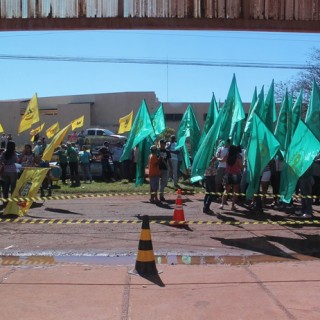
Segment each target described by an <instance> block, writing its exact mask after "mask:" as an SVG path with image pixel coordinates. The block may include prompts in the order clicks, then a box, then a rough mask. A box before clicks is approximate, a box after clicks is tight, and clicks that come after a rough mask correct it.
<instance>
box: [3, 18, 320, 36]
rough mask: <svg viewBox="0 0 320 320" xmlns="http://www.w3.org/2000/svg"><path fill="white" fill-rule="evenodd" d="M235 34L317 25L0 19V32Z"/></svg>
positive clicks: (318, 26)
mask: <svg viewBox="0 0 320 320" xmlns="http://www.w3.org/2000/svg"><path fill="white" fill-rule="evenodd" d="M102 29H105V30H116V29H120V30H134V29H137V30H141V29H149V30H239V31H273V32H275V31H279V32H314V33H318V32H320V23H319V21H295V20H277V21H275V20H262V19H208V18H198V19H194V18H192V19H188V18H183V19H181V18H161V19H159V18H91V19H88V18H76V19H74V18H28V19H17V18H16V19H0V31H22V30H26V31H30V30H102Z"/></svg>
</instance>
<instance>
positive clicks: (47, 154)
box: [42, 123, 71, 161]
mask: <svg viewBox="0 0 320 320" xmlns="http://www.w3.org/2000/svg"><path fill="white" fill-rule="evenodd" d="M70 127H71V123H70V124H68V125H67V126H66V127H64V128H63V129H62V130H60V131H59V132H58V133H57V134H56V135H55V136H54V137H53V139H52V140H51V142H50V143H49V144H48V145H47V147H46V148H45V149H44V152H43V156H42V160H43V161H51V158H52V155H53V152H54V150H55V149H56V148H57V147H58V146H60V144H61V142H62V141H63V139H64V137H65V135H66V134H67V132H68V131H69V130H70Z"/></svg>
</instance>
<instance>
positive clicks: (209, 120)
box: [199, 94, 219, 146]
mask: <svg viewBox="0 0 320 320" xmlns="http://www.w3.org/2000/svg"><path fill="white" fill-rule="evenodd" d="M218 114H219V111H218V104H217V101H216V98H215V96H214V94H212V99H211V103H210V106H209V109H208V113H207V117H206V121H205V123H204V126H203V130H202V134H201V138H200V141H199V146H200V145H201V143H202V141H203V139H204V138H205V136H206V135H207V133H208V132H209V130H210V128H211V127H212V125H213V123H214V122H215V121H216V119H217V117H218Z"/></svg>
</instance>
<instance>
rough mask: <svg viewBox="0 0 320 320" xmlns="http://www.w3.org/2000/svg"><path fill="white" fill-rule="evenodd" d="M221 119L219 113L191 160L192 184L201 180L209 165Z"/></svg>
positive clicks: (221, 115) (221, 114)
mask: <svg viewBox="0 0 320 320" xmlns="http://www.w3.org/2000/svg"><path fill="white" fill-rule="evenodd" d="M222 117H223V113H222V112H220V113H219V115H218V118H217V119H216V121H215V122H214V124H213V126H211V128H210V130H209V132H208V133H207V135H206V136H205V138H204V139H203V141H202V143H201V145H200V146H199V149H198V151H197V153H196V155H195V157H194V159H193V163H192V169H191V182H192V183H195V182H197V181H200V180H202V179H203V175H204V172H205V170H206V168H207V166H208V165H209V162H210V159H211V158H212V156H213V155H214V153H215V150H216V144H217V141H218V137H219V132H220V126H221V120H222Z"/></svg>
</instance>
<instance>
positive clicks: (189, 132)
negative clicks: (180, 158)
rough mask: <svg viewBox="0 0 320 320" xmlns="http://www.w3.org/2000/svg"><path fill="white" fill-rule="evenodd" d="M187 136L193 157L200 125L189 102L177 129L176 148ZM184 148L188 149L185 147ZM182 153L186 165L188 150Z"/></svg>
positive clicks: (188, 161)
mask: <svg viewBox="0 0 320 320" xmlns="http://www.w3.org/2000/svg"><path fill="white" fill-rule="evenodd" d="M187 138H189V141H190V151H191V156H192V157H194V156H195V154H196V152H197V149H198V144H199V140H200V127H199V123H198V121H197V118H196V116H195V114H194V112H193V108H192V106H191V104H189V106H188V108H187V110H186V111H185V113H184V114H183V117H182V120H181V123H180V126H179V129H178V143H177V146H176V150H178V149H180V148H183V147H184V145H185V143H186V140H187ZM185 150H186V151H188V150H187V149H185ZM183 155H184V161H185V163H186V165H187V164H190V159H189V152H183Z"/></svg>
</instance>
